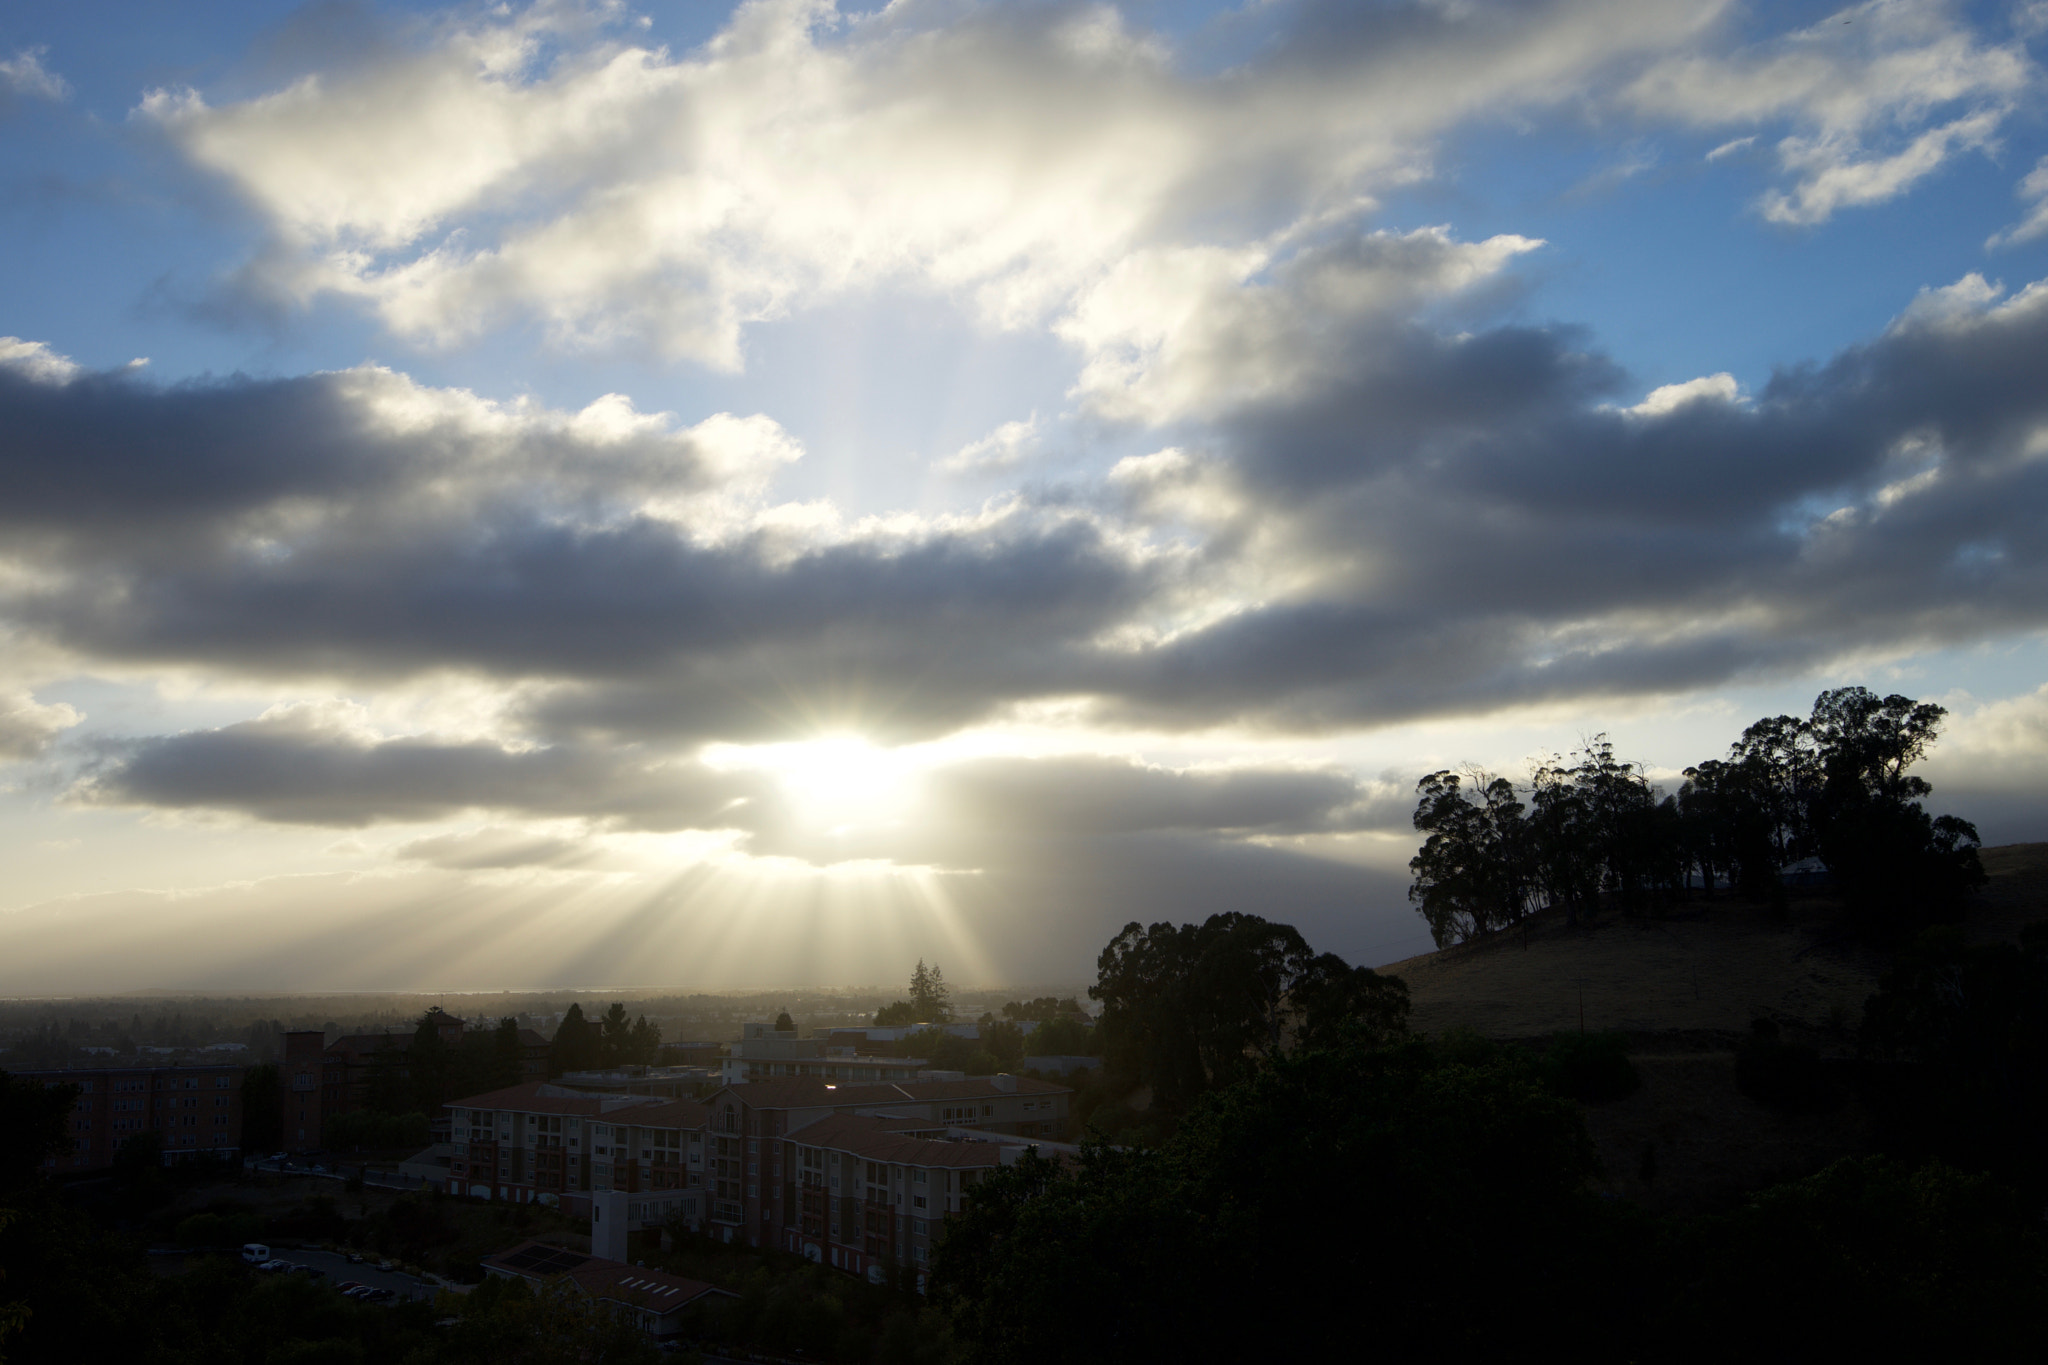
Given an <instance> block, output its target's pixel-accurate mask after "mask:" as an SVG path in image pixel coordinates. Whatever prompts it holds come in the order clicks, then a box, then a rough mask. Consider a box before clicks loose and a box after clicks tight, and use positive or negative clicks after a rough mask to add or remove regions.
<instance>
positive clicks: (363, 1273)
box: [270, 1247, 440, 1303]
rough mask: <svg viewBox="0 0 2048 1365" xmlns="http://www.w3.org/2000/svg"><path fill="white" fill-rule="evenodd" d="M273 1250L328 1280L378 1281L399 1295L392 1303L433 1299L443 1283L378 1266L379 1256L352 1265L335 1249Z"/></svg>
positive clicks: (381, 1285)
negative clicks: (439, 1283) (313, 1270)
mask: <svg viewBox="0 0 2048 1365" xmlns="http://www.w3.org/2000/svg"><path fill="white" fill-rule="evenodd" d="M270 1254H271V1255H272V1256H273V1257H275V1258H276V1259H278V1260H280V1261H290V1262H291V1263H292V1264H293V1265H308V1266H311V1267H313V1268H314V1269H315V1270H318V1271H320V1272H321V1274H322V1276H323V1277H324V1281H325V1283H327V1284H344V1283H346V1282H347V1281H349V1280H355V1281H357V1282H358V1283H361V1284H368V1285H375V1286H376V1287H377V1288H379V1289H389V1290H390V1291H391V1292H392V1293H393V1294H395V1295H397V1297H396V1298H394V1299H391V1300H389V1302H392V1303H403V1302H404V1301H405V1300H407V1299H431V1298H433V1297H434V1294H435V1292H436V1291H437V1290H438V1289H439V1287H440V1286H438V1285H436V1284H434V1283H432V1282H431V1281H428V1280H421V1279H417V1278H415V1277H414V1276H411V1275H408V1274H406V1273H405V1272H404V1271H401V1270H379V1269H377V1258H376V1257H374V1256H373V1257H369V1258H367V1259H365V1260H364V1261H363V1263H362V1264H361V1265H351V1264H350V1263H349V1259H348V1257H346V1256H344V1255H342V1254H341V1253H340V1252H336V1251H317V1250H315V1249H313V1248H311V1247H306V1248H303V1249H301V1248H296V1247H272V1248H271V1251H270Z"/></svg>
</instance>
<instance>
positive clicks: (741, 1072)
mask: <svg viewBox="0 0 2048 1365" xmlns="http://www.w3.org/2000/svg"><path fill="white" fill-rule="evenodd" d="M930 1064H931V1063H930V1060H929V1059H927V1058H922V1057H884V1056H878V1055H873V1054H871V1053H863V1052H862V1051H860V1050H859V1049H858V1048H857V1047H856V1046H855V1044H854V1042H853V1036H852V1035H849V1036H848V1037H847V1038H845V1039H840V1040H836V1039H835V1037H832V1036H828V1037H824V1038H802V1037H799V1036H797V1031H796V1030H795V1029H793V1028H787V1029H778V1028H776V1027H775V1026H774V1025H773V1024H743V1025H741V1036H740V1039H739V1041H738V1042H736V1043H734V1044H732V1046H731V1048H730V1050H729V1051H728V1053H727V1055H726V1057H725V1061H724V1081H725V1084H727V1085H743V1084H745V1083H747V1082H749V1081H767V1080H783V1079H787V1078H790V1077H795V1076H816V1077H819V1078H820V1079H823V1080H827V1081H831V1082H833V1083H835V1084H837V1083H840V1082H846V1083H853V1084H869V1083H877V1082H885V1081H914V1080H916V1079H917V1073H918V1072H919V1071H921V1070H923V1069H924V1068H925V1067H927V1066H929V1065H930Z"/></svg>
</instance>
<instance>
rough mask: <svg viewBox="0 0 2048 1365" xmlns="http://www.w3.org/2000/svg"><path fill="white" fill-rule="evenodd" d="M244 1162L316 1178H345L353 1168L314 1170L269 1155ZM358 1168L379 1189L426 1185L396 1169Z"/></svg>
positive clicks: (258, 1168)
mask: <svg viewBox="0 0 2048 1365" xmlns="http://www.w3.org/2000/svg"><path fill="white" fill-rule="evenodd" d="M245 1164H246V1165H247V1166H248V1168H249V1169H250V1170H252V1171H274V1172H276V1173H277V1174H279V1175H310V1176H312V1177H314V1178H315V1179H318V1180H347V1179H348V1178H349V1176H350V1175H352V1174H353V1173H354V1171H353V1170H351V1169H349V1168H344V1167H341V1166H338V1165H336V1166H323V1167H322V1168H321V1169H319V1170H315V1169H313V1166H312V1165H311V1164H310V1163H306V1162H304V1161H301V1162H299V1163H297V1164H295V1163H293V1162H292V1161H290V1160H286V1161H274V1160H272V1159H271V1158H269V1157H258V1158H254V1159H252V1160H250V1161H248V1162H246V1163H245ZM358 1169H361V1170H362V1173H363V1183H364V1184H365V1185H375V1186H377V1187H378V1188H379V1189H385V1190H419V1189H425V1188H426V1185H427V1182H426V1181H424V1180H422V1179H420V1178H419V1177H418V1176H411V1175H400V1174H398V1173H397V1172H396V1171H373V1170H370V1169H369V1168H368V1167H361V1168H358Z"/></svg>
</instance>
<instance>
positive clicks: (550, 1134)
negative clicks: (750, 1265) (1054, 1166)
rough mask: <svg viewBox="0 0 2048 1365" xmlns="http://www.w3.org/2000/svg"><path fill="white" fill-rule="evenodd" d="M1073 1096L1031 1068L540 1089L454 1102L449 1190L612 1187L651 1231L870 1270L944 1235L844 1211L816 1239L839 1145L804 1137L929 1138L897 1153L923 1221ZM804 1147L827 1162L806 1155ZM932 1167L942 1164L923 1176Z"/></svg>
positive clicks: (911, 1205)
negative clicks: (811, 1204)
mask: <svg viewBox="0 0 2048 1365" xmlns="http://www.w3.org/2000/svg"><path fill="white" fill-rule="evenodd" d="M1072 1093H1073V1092H1072V1091H1071V1090H1069V1089H1068V1088H1067V1087H1065V1086H1062V1085H1056V1084H1054V1083H1052V1082H1050V1081H1037V1080H1031V1079H1028V1078H1025V1077H1017V1076H978V1077H967V1078H963V1079H957V1080H939V1081H913V1082H909V1083H899V1084H891V1085H837V1084H834V1083H831V1082H827V1081H825V1080H824V1079H823V1078H821V1077H815V1076H808V1077H792V1078H789V1079H785V1080H776V1081H756V1082H750V1083H748V1084H746V1085H736V1086H728V1087H726V1088H724V1089H722V1090H720V1091H718V1092H717V1093H716V1094H714V1095H712V1096H711V1097H710V1098H709V1099H708V1100H706V1101H704V1102H703V1103H698V1102H695V1101H690V1100H672V1099H663V1098H659V1097H655V1096H644V1095H595V1094H589V1093H586V1092H582V1091H578V1090H571V1089H568V1088H566V1087H564V1086H560V1085H557V1084H554V1083H530V1084H527V1085H520V1086H514V1087H512V1088H510V1089H507V1090H501V1091H495V1092H492V1093H490V1094H485V1095H473V1096H469V1097H467V1098H465V1099H460V1100H457V1101H455V1102H454V1103H453V1104H451V1105H450V1106H449V1113H450V1119H451V1127H452V1131H453V1134H454V1147H453V1150H452V1156H451V1159H450V1165H449V1174H448V1185H447V1189H448V1192H449V1193H450V1194H466V1195H471V1196H474V1197H477V1198H486V1199H503V1200H511V1201H514V1202H519V1203H532V1202H541V1203H549V1204H555V1205H557V1206H559V1207H562V1208H564V1209H567V1210H569V1211H571V1212H574V1213H587V1212H589V1210H590V1207H591V1201H592V1199H593V1198H594V1197H597V1196H603V1195H610V1194H629V1195H635V1196H641V1197H640V1198H637V1199H636V1200H634V1201H633V1203H634V1205H636V1206H637V1207H636V1211H635V1212H634V1213H633V1214H632V1218H633V1221H634V1222H635V1223H636V1224H637V1225H639V1226H657V1225H659V1224H661V1223H664V1222H668V1221H671V1220H678V1221H681V1222H682V1223H683V1224H685V1225H686V1226H688V1227H691V1228H693V1229H698V1230H701V1231H704V1232H707V1233H709V1234H710V1235H712V1236H715V1237H719V1238H721V1239H723V1240H726V1241H745V1242H748V1243H751V1244H753V1245H755V1246H775V1247H787V1248H789V1249H791V1250H800V1251H801V1250H804V1247H805V1246H806V1245H807V1244H814V1245H815V1246H816V1248H817V1256H816V1259H819V1260H821V1261H828V1262H829V1263H831V1264H835V1265H838V1266H839V1268H841V1269H844V1270H850V1271H853V1272H855V1273H863V1272H865V1270H866V1269H867V1268H868V1267H869V1266H870V1265H872V1264H875V1263H877V1261H878V1258H879V1259H884V1260H886V1259H890V1258H893V1259H894V1260H895V1262H896V1263H898V1264H915V1263H916V1262H917V1260H918V1257H917V1256H916V1254H915V1253H916V1250H917V1248H918V1247H920V1246H929V1242H920V1241H918V1240H917V1239H918V1238H921V1237H926V1236H928V1235H929V1229H920V1228H916V1227H913V1226H911V1225H910V1224H909V1223H905V1224H904V1226H903V1227H902V1228H901V1229H898V1228H896V1227H895V1226H894V1225H892V1226H891V1228H890V1229H889V1232H888V1235H887V1237H886V1238H884V1239H883V1244H882V1245H881V1246H880V1247H879V1248H878V1249H875V1250H870V1249H869V1236H870V1234H869V1233H867V1232H866V1231H864V1230H863V1231H862V1232H861V1233H860V1235H859V1236H858V1237H851V1238H849V1237H848V1236H847V1233H848V1230H849V1229H850V1225H847V1226H846V1227H842V1226H841V1223H842V1221H843V1220H840V1219H839V1218H838V1213H839V1212H843V1210H836V1209H835V1210H834V1211H833V1217H832V1218H831V1219H828V1220H827V1224H826V1225H823V1226H825V1231H824V1232H822V1233H817V1234H813V1235H811V1236H810V1237H809V1238H808V1243H807V1242H806V1239H805V1238H804V1236H803V1235H802V1231H801V1230H802V1228H803V1226H804V1223H803V1217H804V1208H805V1204H804V1199H803V1198H802V1197H801V1196H800V1193H799V1191H800V1189H803V1188H810V1187H808V1186H805V1185H804V1182H803V1181H802V1180H801V1179H800V1178H799V1177H800V1173H801V1170H802V1169H804V1167H803V1164H802V1163H803V1161H804V1160H809V1161H811V1162H812V1164H813V1168H814V1169H818V1170H821V1171H822V1170H823V1167H820V1166H817V1164H816V1163H818V1162H821V1161H823V1160H825V1158H824V1157H822V1156H817V1155H815V1154H816V1153H819V1152H824V1151H826V1150H828V1147H827V1145H823V1144H821V1143H820V1142H808V1141H805V1142H803V1143H801V1144H799V1138H800V1135H802V1134H804V1133H807V1132H810V1131H811V1129H812V1126H813V1125H816V1124H819V1123H821V1122H823V1121H825V1120H828V1119H835V1118H846V1119H859V1120H863V1121H872V1122H868V1123H867V1124H866V1126H865V1127H863V1126H862V1125H861V1124H855V1125H854V1126H853V1127H851V1128H846V1129H845V1132H848V1133H852V1132H855V1131H856V1130H857V1131H859V1132H860V1133H862V1134H867V1135H869V1136H873V1134H875V1133H880V1134H882V1135H884V1136H891V1137H903V1138H908V1139H915V1140H916V1141H918V1142H921V1143H924V1144H927V1146H925V1147H921V1148H920V1149H919V1152H918V1153H917V1154H916V1159H915V1160H911V1159H910V1158H908V1157H903V1158H901V1159H898V1158H895V1157H892V1158H890V1159H889V1160H888V1162H887V1164H888V1165H889V1166H890V1167H891V1168H892V1170H894V1168H897V1167H901V1168H902V1169H903V1170H904V1171H905V1172H909V1174H904V1175H902V1176H901V1181H900V1183H899V1184H893V1185H891V1186H890V1188H892V1189H897V1190H898V1191H899V1192H900V1193H901V1194H902V1196H903V1198H904V1201H905V1203H904V1206H903V1212H902V1215H901V1216H902V1217H903V1218H905V1219H918V1218H919V1217H920V1215H922V1214H924V1213H928V1212H937V1213H942V1212H943V1211H944V1210H943V1208H941V1207H940V1206H939V1205H935V1204H929V1203H927V1204H924V1205H920V1204H918V1203H916V1202H915V1201H916V1200H917V1199H919V1198H923V1199H925V1200H927V1201H929V1200H931V1199H932V1198H933V1196H934V1194H935V1193H937V1194H942V1195H944V1196H945V1197H948V1198H953V1199H957V1197H958V1195H959V1192H960V1189H961V1186H960V1184H959V1181H960V1179H961V1177H960V1176H959V1175H958V1174H957V1172H960V1171H973V1170H979V1169H982V1168H983V1167H985V1166H989V1165H994V1164H998V1163H999V1162H1000V1161H1001V1160H1002V1159H1004V1158H1002V1156H1001V1155H1000V1153H1001V1152H1003V1151H1009V1152H1010V1153H1011V1156H1010V1158H1009V1159H1014V1158H1015V1154H1016V1153H1018V1152H1021V1151H1023V1150H1025V1149H1026V1148H1027V1147H1028V1146H1030V1145H1033V1144H1037V1145H1046V1146H1051V1145H1056V1144H1055V1143H1054V1139H1055V1138H1056V1137H1057V1136H1058V1134H1060V1133H1061V1132H1063V1131H1064V1129H1065V1126H1066V1121H1067V1112H1068V1111H1067V1106H1068V1102H1069V1100H1070V1099H1071V1097H1072ZM876 1124H880V1127H876V1126H875V1125H876ZM827 1132H829V1133H832V1134H839V1133H840V1132H841V1130H840V1129H838V1128H833V1129H829V1130H828V1129H819V1130H817V1133H812V1136H817V1135H818V1133H827ZM834 1140H835V1141H837V1140H838V1139H837V1138H836V1137H835V1139H834ZM864 1140H865V1139H864ZM800 1145H801V1147H802V1150H803V1151H808V1152H811V1153H813V1155H812V1156H811V1157H808V1158H805V1157H803V1156H801V1155H800V1152H799V1146H800ZM968 1149H972V1150H971V1151H969V1150H968ZM829 1150H831V1151H834V1152H837V1153H838V1156H837V1157H835V1158H834V1159H835V1160H838V1161H841V1162H842V1163H843V1161H845V1160H847V1159H853V1158H854V1156H855V1152H854V1149H851V1148H848V1149H844V1150H842V1149H841V1148H839V1147H831V1148H829ZM860 1150H861V1151H866V1150H867V1149H866V1148H862V1149H860ZM892 1150H894V1149H892ZM857 1159H859V1160H861V1161H872V1160H879V1159H880V1158H877V1157H875V1156H873V1155H872V1154H870V1155H861V1156H858V1158H857ZM863 1170H865V1168H863ZM918 1171H924V1172H925V1173H926V1174H925V1176H924V1177H923V1178H922V1179H921V1178H919V1177H918V1176H917V1174H916V1172H918ZM934 1171H937V1172H941V1173H942V1175H941V1177H940V1180H939V1184H938V1186H937V1187H936V1188H935V1189H934V1188H927V1189H924V1190H922V1191H920V1190H918V1189H917V1188H915V1187H916V1186H919V1185H923V1184H927V1183H928V1182H929V1181H930V1180H931V1172H934ZM826 1174H827V1176H828V1181H827V1185H826V1186H825V1187H824V1188H827V1189H829V1188H830V1184H829V1180H830V1179H831V1178H837V1179H841V1180H844V1179H845V1178H846V1172H845V1171H844V1170H840V1171H839V1172H838V1174H837V1176H831V1174H830V1173H829V1172H827V1173H826ZM892 1179H893V1177H892ZM860 1197H861V1198H862V1199H865V1198H867V1197H868V1192H867V1191H866V1190H865V1189H864V1190H863V1191H862V1193H861V1195H860ZM945 1207H957V1204H953V1205H947V1206H945ZM923 1221H926V1222H929V1220H928V1219H927V1220H923ZM834 1228H840V1231H839V1232H837V1233H835V1232H834V1231H833V1229H834ZM875 1235H876V1236H880V1233H879V1232H878V1233H876V1234H875ZM821 1239H822V1240H821ZM835 1249H836V1250H835ZM841 1252H845V1253H850V1254H840V1253H841ZM805 1254H810V1253H809V1252H808V1251H805Z"/></svg>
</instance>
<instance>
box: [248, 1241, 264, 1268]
mask: <svg viewBox="0 0 2048 1365" xmlns="http://www.w3.org/2000/svg"><path fill="white" fill-rule="evenodd" d="M242 1259H243V1260H245V1261H247V1262H248V1263H249V1264H250V1265H262V1264H263V1263H264V1262H265V1261H267V1260H269V1259H270V1248H269V1247H267V1246H265V1245H263V1243H261V1242H244V1243H243V1244H242Z"/></svg>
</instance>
